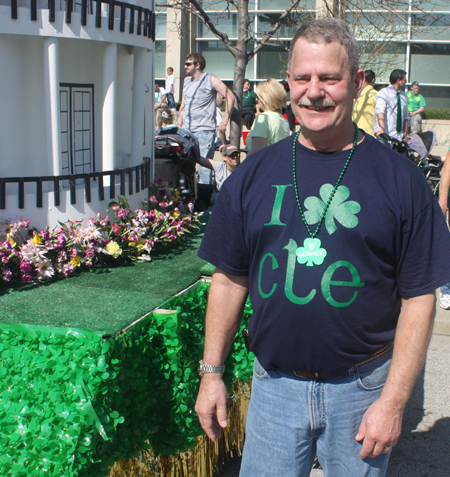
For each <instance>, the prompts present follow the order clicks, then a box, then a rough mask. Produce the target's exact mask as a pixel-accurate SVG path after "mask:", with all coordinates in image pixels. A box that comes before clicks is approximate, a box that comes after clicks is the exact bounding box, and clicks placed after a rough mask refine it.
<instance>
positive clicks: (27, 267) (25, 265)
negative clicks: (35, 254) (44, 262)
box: [20, 260, 33, 273]
mask: <svg viewBox="0 0 450 477" xmlns="http://www.w3.org/2000/svg"><path fill="white" fill-rule="evenodd" d="M20 269H21V270H22V272H23V273H31V272H32V271H33V267H32V266H31V263H30V262H28V261H26V260H23V261H22V262H20Z"/></svg>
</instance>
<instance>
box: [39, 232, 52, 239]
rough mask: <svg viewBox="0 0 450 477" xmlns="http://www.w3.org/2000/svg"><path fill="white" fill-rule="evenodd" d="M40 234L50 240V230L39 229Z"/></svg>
mask: <svg viewBox="0 0 450 477" xmlns="http://www.w3.org/2000/svg"><path fill="white" fill-rule="evenodd" d="M41 235H42V238H43V239H44V240H50V239H51V235H50V232H49V231H48V230H41Z"/></svg>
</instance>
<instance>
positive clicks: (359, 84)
mask: <svg viewBox="0 0 450 477" xmlns="http://www.w3.org/2000/svg"><path fill="white" fill-rule="evenodd" d="M354 82H355V93H354V95H353V99H356V98H357V97H358V96H359V93H361V91H362V89H363V88H364V83H365V82H366V75H365V73H364V70H363V69H359V70H358V71H357V72H356V74H355V79H354Z"/></svg>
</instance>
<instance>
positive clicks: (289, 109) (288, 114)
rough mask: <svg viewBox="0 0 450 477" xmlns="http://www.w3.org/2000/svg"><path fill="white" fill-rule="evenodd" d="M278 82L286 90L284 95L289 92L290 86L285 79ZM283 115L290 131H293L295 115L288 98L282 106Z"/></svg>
mask: <svg viewBox="0 0 450 477" xmlns="http://www.w3.org/2000/svg"><path fill="white" fill-rule="evenodd" d="M280 84H281V85H282V86H283V88H284V89H285V91H286V96H287V95H288V94H289V91H290V88H289V83H288V82H287V81H286V80H281V81H280ZM283 116H285V117H287V120H288V123H289V129H290V131H291V133H293V132H294V131H295V116H294V113H293V112H292V107H291V102H290V101H289V100H287V101H286V104H285V105H284V106H283Z"/></svg>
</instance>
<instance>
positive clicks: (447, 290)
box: [441, 282, 450, 295]
mask: <svg viewBox="0 0 450 477" xmlns="http://www.w3.org/2000/svg"><path fill="white" fill-rule="evenodd" d="M441 293H443V294H444V295H450V282H448V283H446V284H445V285H442V286H441Z"/></svg>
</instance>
